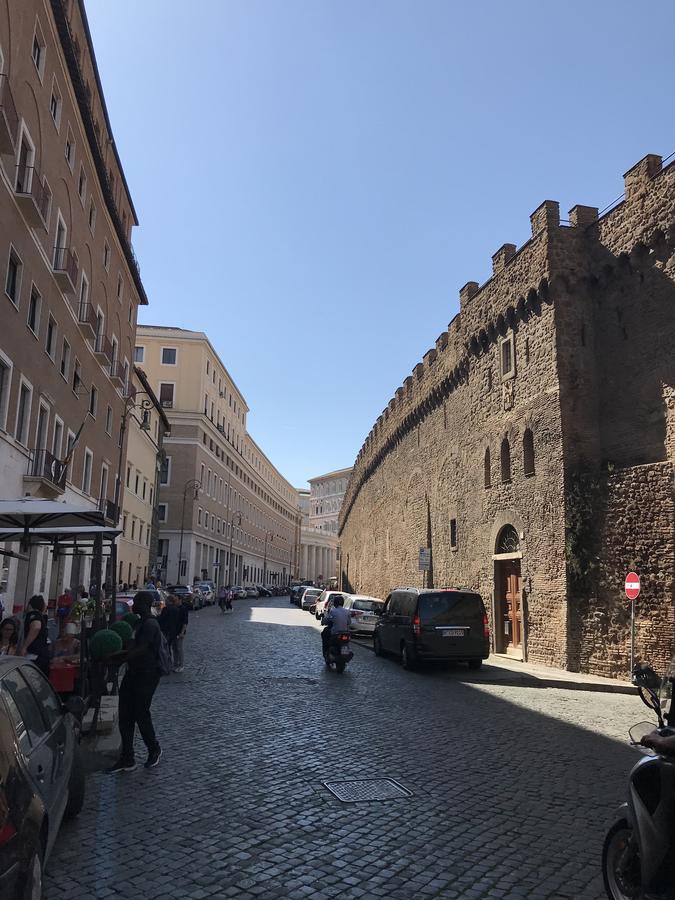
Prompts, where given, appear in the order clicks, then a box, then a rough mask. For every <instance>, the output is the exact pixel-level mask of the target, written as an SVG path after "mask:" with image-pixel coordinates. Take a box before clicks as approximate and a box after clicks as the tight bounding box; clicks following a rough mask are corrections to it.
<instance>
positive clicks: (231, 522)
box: [227, 510, 241, 587]
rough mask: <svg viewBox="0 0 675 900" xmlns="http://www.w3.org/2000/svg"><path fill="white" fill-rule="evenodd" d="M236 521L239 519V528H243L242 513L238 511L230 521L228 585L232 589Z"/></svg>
mask: <svg viewBox="0 0 675 900" xmlns="http://www.w3.org/2000/svg"><path fill="white" fill-rule="evenodd" d="M235 519H238V521H237V526H238V527H241V513H240V512H239V511H238V510H237V512H233V513H232V518H231V519H230V555H229V556H228V558H227V560H228V561H227V583H228V584H229V585H230V587H232V536H233V534H234V520H235Z"/></svg>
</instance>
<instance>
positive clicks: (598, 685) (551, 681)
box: [476, 654, 636, 694]
mask: <svg viewBox="0 0 675 900" xmlns="http://www.w3.org/2000/svg"><path fill="white" fill-rule="evenodd" d="M482 671H483V672H485V673H490V675H492V674H494V675H495V681H498V682H499V683H500V684H521V685H526V686H527V685H530V686H531V687H549V688H564V689H566V690H568V691H604V692H606V693H609V694H636V688H635V687H634V686H633V685H632V684H631V683H630V681H628V680H626V681H618V680H616V679H614V678H603V677H602V676H600V675H583V674H582V673H580V672H568V671H567V670H566V669H553V668H550V667H549V666H542V665H538V664H536V663H526V662H520V661H519V660H517V659H510V658H509V657H506V656H497V655H495V654H492V655H490V657H489V658H488V659H487V660H486V661H485V662H484V663H483V669H482ZM476 674H477V675H479V678H477V679H476V680H477V681H478V680H480V673H476Z"/></svg>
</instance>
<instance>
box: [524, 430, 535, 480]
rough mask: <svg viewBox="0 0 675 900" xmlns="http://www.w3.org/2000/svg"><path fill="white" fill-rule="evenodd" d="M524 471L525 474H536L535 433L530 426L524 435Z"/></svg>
mask: <svg viewBox="0 0 675 900" xmlns="http://www.w3.org/2000/svg"><path fill="white" fill-rule="evenodd" d="M523 472H524V473H525V475H534V435H533V434H532V431H531V430H530V429H529V428H526V429H525V434H524V435H523Z"/></svg>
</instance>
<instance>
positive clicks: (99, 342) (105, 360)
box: [94, 334, 113, 368]
mask: <svg viewBox="0 0 675 900" xmlns="http://www.w3.org/2000/svg"><path fill="white" fill-rule="evenodd" d="M94 353H95V354H96V357H97V358H98V361H99V362H100V363H101V365H102V366H104V367H105V368H107V367H108V366H110V365H111V364H112V359H113V345H112V341H111V340H110V338H108V337H106V335H105V334H97V335H96V337H95V339H94Z"/></svg>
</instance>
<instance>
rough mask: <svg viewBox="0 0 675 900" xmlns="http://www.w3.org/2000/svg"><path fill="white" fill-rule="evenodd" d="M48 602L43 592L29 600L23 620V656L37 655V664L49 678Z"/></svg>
mask: <svg viewBox="0 0 675 900" xmlns="http://www.w3.org/2000/svg"><path fill="white" fill-rule="evenodd" d="M46 607H47V604H46V603H45V598H44V597H43V596H42V594H34V595H33V596H32V597H31V598H30V600H29V601H28V612H27V613H26V615H25V617H24V622H23V646H22V648H21V656H26V654H27V653H30V654H31V655H34V656H35V665H36V666H37V667H38V668H39V669H40V670H41V671H42V672H43V673H44V674H45V675H46V676H47V678H49V645H48V643H47V613H46Z"/></svg>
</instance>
